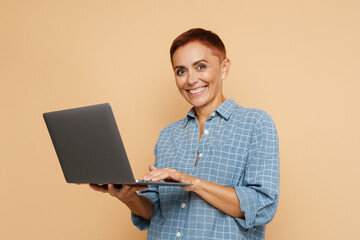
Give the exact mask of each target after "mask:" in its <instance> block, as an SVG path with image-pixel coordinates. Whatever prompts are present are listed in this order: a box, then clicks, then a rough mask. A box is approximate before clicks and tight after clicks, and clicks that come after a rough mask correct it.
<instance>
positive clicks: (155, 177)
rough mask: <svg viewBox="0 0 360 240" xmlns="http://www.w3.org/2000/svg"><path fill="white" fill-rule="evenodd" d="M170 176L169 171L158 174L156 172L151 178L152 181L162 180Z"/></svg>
mask: <svg viewBox="0 0 360 240" xmlns="http://www.w3.org/2000/svg"><path fill="white" fill-rule="evenodd" d="M167 178H170V173H169V172H160V173H159V174H156V175H155V176H153V177H152V178H151V180H152V181H160V180H164V179H167Z"/></svg>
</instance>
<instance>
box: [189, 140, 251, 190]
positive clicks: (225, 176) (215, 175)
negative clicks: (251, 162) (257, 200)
mask: <svg viewBox="0 0 360 240" xmlns="http://www.w3.org/2000/svg"><path fill="white" fill-rule="evenodd" d="M245 163H246V154H245V151H244V149H242V148H235V147H230V146H212V147H209V148H208V149H207V150H205V151H204V152H203V154H202V157H201V158H199V159H198V162H197V165H196V167H195V168H194V175H195V176H196V177H198V178H200V179H203V180H207V181H210V182H215V183H217V184H220V185H223V186H229V187H232V186H235V185H238V183H239V181H240V179H241V178H242V175H243V173H244V168H245V165H246V164H245Z"/></svg>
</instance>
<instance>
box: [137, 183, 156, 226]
mask: <svg viewBox="0 0 360 240" xmlns="http://www.w3.org/2000/svg"><path fill="white" fill-rule="evenodd" d="M138 195H139V196H143V197H146V198H148V199H149V200H150V202H151V203H152V204H153V205H154V213H153V216H154V214H156V213H157V212H158V209H159V190H158V187H157V186H149V188H147V189H145V190H142V191H140V192H139V193H138ZM131 221H132V222H133V224H134V225H135V226H136V227H137V228H138V229H140V230H147V229H149V226H150V221H148V220H146V219H144V218H142V217H140V216H138V215H136V214H134V213H133V212H131Z"/></svg>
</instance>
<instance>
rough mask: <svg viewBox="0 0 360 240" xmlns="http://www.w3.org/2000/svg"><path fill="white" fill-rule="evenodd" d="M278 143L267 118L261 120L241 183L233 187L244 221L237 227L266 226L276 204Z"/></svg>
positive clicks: (256, 128)
mask: <svg viewBox="0 0 360 240" xmlns="http://www.w3.org/2000/svg"><path fill="white" fill-rule="evenodd" d="M279 180H280V171H279V140H278V135H277V131H276V128H275V125H274V122H273V121H272V119H271V117H270V116H269V115H265V116H263V117H262V118H261V119H260V120H259V121H258V122H257V123H256V124H255V127H254V130H253V134H252V138H251V142H250V145H249V152H248V159H247V165H246V169H245V176H244V181H243V183H242V184H241V185H240V186H235V187H234V188H235V191H236V194H237V197H238V199H239V202H240V209H241V211H242V212H243V213H244V215H245V219H241V218H237V219H236V220H237V221H238V222H239V224H240V225H241V226H242V227H244V228H246V229H248V228H250V227H254V226H259V225H264V224H267V223H269V222H270V221H271V220H272V219H273V217H274V215H275V212H276V209H277V205H278V201H279Z"/></svg>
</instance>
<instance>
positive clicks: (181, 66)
mask: <svg viewBox="0 0 360 240" xmlns="http://www.w3.org/2000/svg"><path fill="white" fill-rule="evenodd" d="M200 62H206V63H208V61H206V60H205V59H200V60H198V61H196V62H194V63H193V64H192V65H193V66H196V65H197V64H198V63H200ZM177 68H179V69H184V68H185V66H183V65H177V66H175V67H174V70H175V69H177Z"/></svg>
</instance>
